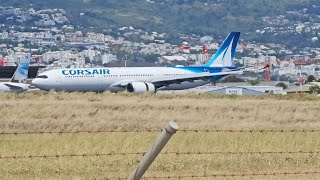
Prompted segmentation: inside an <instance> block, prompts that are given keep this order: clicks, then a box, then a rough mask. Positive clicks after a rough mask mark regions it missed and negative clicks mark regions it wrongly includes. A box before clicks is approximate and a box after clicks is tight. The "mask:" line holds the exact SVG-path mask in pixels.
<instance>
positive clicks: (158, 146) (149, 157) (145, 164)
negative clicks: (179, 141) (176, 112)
mask: <svg viewBox="0 0 320 180" xmlns="http://www.w3.org/2000/svg"><path fill="white" fill-rule="evenodd" d="M178 128H179V127H178V125H177V124H176V123H175V122H173V121H170V122H169V123H168V124H167V126H166V127H165V128H164V129H163V130H162V132H161V135H160V137H159V138H158V139H157V140H156V142H155V143H154V145H153V146H152V148H151V149H150V150H149V151H148V152H147V153H146V154H145V155H144V157H143V159H142V161H141V162H140V163H139V165H138V166H137V167H136V168H135V170H134V171H133V172H132V173H131V175H130V176H129V177H128V180H139V179H140V178H141V177H142V176H143V174H144V173H145V172H146V171H147V169H148V168H149V167H150V165H151V164H152V162H153V161H154V160H155V158H156V157H157V156H158V154H159V153H160V151H161V150H162V149H163V147H164V146H165V145H166V144H167V142H168V141H169V139H170V138H171V137H172V135H173V134H174V133H176V131H177V130H178Z"/></svg>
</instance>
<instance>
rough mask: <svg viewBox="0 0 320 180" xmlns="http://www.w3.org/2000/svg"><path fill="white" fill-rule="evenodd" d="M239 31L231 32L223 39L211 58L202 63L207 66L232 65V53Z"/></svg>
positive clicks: (233, 52)
mask: <svg viewBox="0 0 320 180" xmlns="http://www.w3.org/2000/svg"><path fill="white" fill-rule="evenodd" d="M239 37H240V32H231V33H230V34H229V35H228V37H227V38H226V39H225V40H224V42H223V43H222V45H221V46H220V48H219V49H218V51H217V52H216V53H215V54H214V55H213V56H212V58H211V59H210V60H209V61H208V62H207V63H206V64H204V66H207V67H223V66H232V61H233V58H234V54H235V52H236V48H237V44H238V40H239Z"/></svg>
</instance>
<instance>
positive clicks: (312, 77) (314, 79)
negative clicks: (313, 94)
mask: <svg viewBox="0 0 320 180" xmlns="http://www.w3.org/2000/svg"><path fill="white" fill-rule="evenodd" d="M307 81H308V82H313V81H316V78H315V77H314V76H313V75H310V76H308V79H307Z"/></svg>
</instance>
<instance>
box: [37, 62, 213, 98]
mask: <svg viewBox="0 0 320 180" xmlns="http://www.w3.org/2000/svg"><path fill="white" fill-rule="evenodd" d="M195 73H197V72H194V71H193V70H190V69H187V68H185V69H183V68H176V67H118V68H83V69H56V70H50V71H47V72H44V73H42V74H40V75H39V76H38V77H40V78H36V79H34V80H33V81H32V84H33V85H34V86H35V87H37V88H39V89H42V90H56V91H113V92H118V91H125V90H126V89H125V87H124V86H120V85H119V84H126V83H130V82H152V81H153V80H157V79H161V78H170V77H172V78H174V77H178V76H181V75H186V74H195ZM208 83H210V81H209V80H195V81H192V82H182V83H178V84H170V85H167V86H163V87H160V88H159V89H158V90H180V89H188V88H193V87H197V86H201V85H205V84H208Z"/></svg>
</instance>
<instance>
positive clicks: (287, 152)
mask: <svg viewBox="0 0 320 180" xmlns="http://www.w3.org/2000/svg"><path fill="white" fill-rule="evenodd" d="M145 153H146V152H120V153H116V152H111V153H92V154H90V153H87V154H50V155H48V154H46V155H14V156H4V155H0V159H36V158H43V159H47V158H68V157H102V156H129V155H141V156H144V154H145ZM272 154H288V155H289V154H320V151H261V152H259V151H252V152H245V151H243V152H224V151H214V152H170V151H166V152H163V153H161V154H160V155H176V156H184V155H272Z"/></svg>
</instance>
